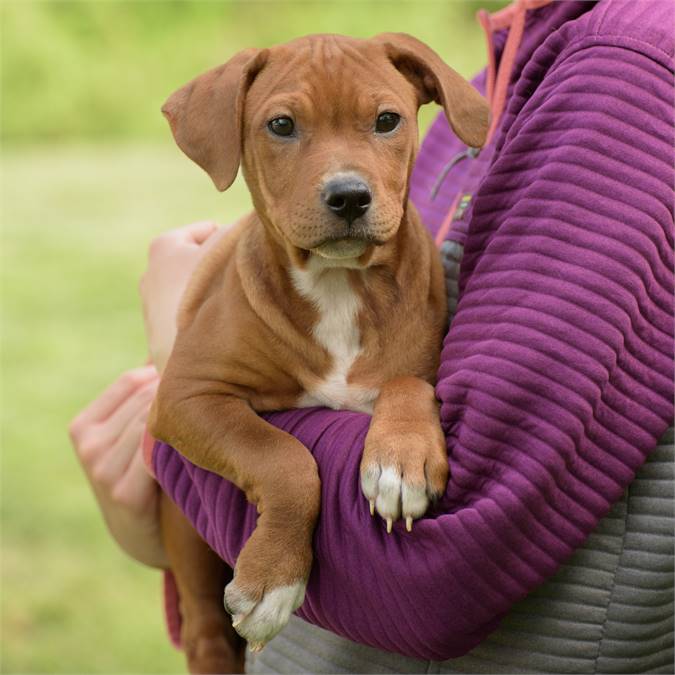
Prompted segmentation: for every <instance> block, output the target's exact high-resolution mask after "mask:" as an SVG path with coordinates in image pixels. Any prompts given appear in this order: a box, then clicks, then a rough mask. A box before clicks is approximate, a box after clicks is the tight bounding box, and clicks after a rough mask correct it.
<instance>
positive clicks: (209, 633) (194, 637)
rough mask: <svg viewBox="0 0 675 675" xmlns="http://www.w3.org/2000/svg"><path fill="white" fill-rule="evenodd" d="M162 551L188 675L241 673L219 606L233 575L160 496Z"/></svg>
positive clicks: (237, 642)
mask: <svg viewBox="0 0 675 675" xmlns="http://www.w3.org/2000/svg"><path fill="white" fill-rule="evenodd" d="M161 522H162V536H163V539H164V547H165V548H166V552H167V555H168V557H169V561H170V562H171V569H172V571H173V574H174V576H175V578H176V585H177V586H178V592H179V594H180V611H181V615H182V617H183V625H182V628H181V642H182V643H183V648H184V650H185V656H186V658H187V663H188V670H189V671H190V672H191V673H243V672H244V652H245V643H244V641H243V640H242V639H241V638H240V637H239V636H238V635H237V634H236V633H235V631H234V629H233V628H232V622H231V620H230V617H229V615H228V614H227V612H226V611H225V607H224V605H223V589H224V588H225V584H226V583H227V582H228V581H230V579H231V578H232V570H231V569H230V568H229V567H228V566H227V565H226V564H225V563H224V562H223V561H222V560H221V559H220V558H219V557H218V556H217V555H216V554H215V553H214V552H213V551H212V550H211V549H210V548H209V547H208V546H207V544H206V543H205V542H204V541H203V540H202V539H201V537H200V536H199V535H198V534H197V532H196V531H195V529H194V528H193V527H192V525H191V524H190V522H189V521H188V519H187V518H186V517H185V516H184V515H183V514H182V513H181V511H180V510H179V509H178V507H177V506H176V505H175V504H174V503H173V502H172V501H171V499H170V498H169V497H167V496H166V495H164V494H163V495H162V502H161Z"/></svg>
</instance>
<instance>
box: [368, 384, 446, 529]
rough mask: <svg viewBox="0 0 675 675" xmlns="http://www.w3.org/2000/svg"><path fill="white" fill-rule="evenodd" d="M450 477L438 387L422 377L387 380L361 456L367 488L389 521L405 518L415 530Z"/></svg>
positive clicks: (374, 508)
mask: <svg viewBox="0 0 675 675" xmlns="http://www.w3.org/2000/svg"><path fill="white" fill-rule="evenodd" d="M447 481H448V458H447V449H446V444H445V436H444V434H443V430H442V429H441V424H440V420H439V416H438V403H437V401H436V397H435V394H434V388H433V387H432V386H431V385H430V384H429V383H428V382H425V381H424V380H421V379H419V378H417V377H398V378H395V379H393V380H391V381H389V382H387V383H386V384H385V385H384V387H382V390H381V391H380V396H379V397H378V399H377V401H376V402H375V407H374V410H373V419H372V422H371V423H370V429H369V430H368V435H367V436H366V441H365V447H364V450H363V458H362V460H361V489H362V491H363V494H364V495H365V496H366V498H367V499H368V500H369V501H370V512H371V514H374V512H375V511H377V512H378V513H379V514H380V515H381V516H382V517H383V518H384V519H385V520H386V521H387V532H391V528H392V524H393V521H395V520H397V519H398V518H399V517H401V516H402V517H403V518H405V521H406V529H407V530H408V531H410V530H411V529H412V523H413V520H414V519H415V518H420V517H421V516H423V515H424V513H425V512H426V510H427V508H428V507H429V502H430V501H433V500H435V499H436V498H438V497H440V496H441V495H442V494H443V492H444V491H445V487H446V483H447Z"/></svg>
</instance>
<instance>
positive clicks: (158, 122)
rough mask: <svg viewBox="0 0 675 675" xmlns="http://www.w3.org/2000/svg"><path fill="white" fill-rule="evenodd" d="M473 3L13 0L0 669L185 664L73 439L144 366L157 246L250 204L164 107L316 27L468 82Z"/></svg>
mask: <svg viewBox="0 0 675 675" xmlns="http://www.w3.org/2000/svg"><path fill="white" fill-rule="evenodd" d="M475 8H476V5H475V4H474V3H415V4H411V3H405V2H398V3H390V2H338V3H316V2H310V3H282V2H266V3H254V2H248V3H243V2H232V3H228V4H223V3H206V2H205V3H194V2H186V3H165V2H152V3H132V2H114V1H113V2H91V3H81V2H68V3H60V2H40V3H37V2H31V1H30V0H21V1H18V0H17V1H14V2H12V1H7V0H6V1H5V2H4V3H3V4H2V7H1V9H0V11H1V18H2V36H1V37H2V82H3V85H2V86H3V88H2V133H3V139H4V147H3V156H2V194H1V198H2V201H1V209H2V210H1V212H0V220H1V224H2V247H1V249H2V250H1V256H2V258H1V265H2V437H1V440H2V542H1V544H2V546H1V556H2V557H1V562H2V569H1V573H2V586H1V592H2V598H1V601H2V605H1V607H2V621H1V655H2V663H1V669H2V672H7V673H10V672H14V673H36V672H49V673H56V672H60V673H77V672H87V673H94V672H95V673H123V672H128V673H130V672H154V673H160V672H182V671H183V670H184V668H183V660H182V657H181V656H180V655H179V654H177V653H176V652H174V651H173V650H172V648H171V647H170V646H169V644H168V641H167V639H166V635H165V629H164V625H163V616H162V612H161V594H160V576H159V574H158V573H156V572H154V571H152V570H148V569H145V568H143V567H141V566H140V565H137V564H135V563H133V562H132V561H130V560H129V559H127V558H126V557H125V556H124V555H123V554H122V553H120V552H119V551H118V550H117V548H116V546H115V544H114V543H113V542H112V540H111V539H110V537H109V536H108V534H107V532H106V530H105V527H104V525H103V523H102V521H101V518H100V516H99V513H98V511H97V509H96V506H95V503H94V500H93V497H92V496H91V494H90V491H89V488H88V485H87V484H86V482H85V480H84V477H83V475H82V473H81V471H80V469H79V467H78V465H77V461H76V459H75V457H74V454H73V451H72V449H71V447H70V444H69V442H68V439H67V434H66V427H67V424H68V421H69V419H70V418H71V417H72V416H73V415H74V414H75V413H76V412H77V411H78V410H79V409H80V408H81V407H82V406H83V405H84V404H86V403H87V402H88V401H89V400H90V399H91V398H92V397H93V396H94V395H95V394H97V393H98V392H99V391H100V390H101V389H103V388H104V387H105V386H106V385H107V384H108V383H109V382H110V381H111V380H112V379H113V378H115V377H116V376H117V375H118V374H119V373H120V372H121V371H123V370H125V369H127V368H129V367H131V366H134V365H137V364H140V363H142V362H143V361H144V360H145V349H144V336H143V328H142V323H141V319H140V305H139V300H138V297H137V280H138V278H139V276H140V274H141V272H142V270H143V268H144V265H145V256H146V248H147V244H148V242H149V241H150V239H151V238H152V237H153V236H154V235H155V234H157V233H159V232H161V231H163V230H165V229H167V228H170V227H175V226H178V225H181V224H184V223H187V222H191V221H195V220H200V219H204V218H215V219H219V220H222V221H225V222H227V221H229V220H232V219H234V218H235V217H236V216H237V215H239V214H240V213H242V212H243V211H245V210H246V209H247V208H248V204H249V199H248V195H247V192H246V189H245V186H244V185H243V184H242V183H241V182H237V183H236V184H235V185H234V186H233V188H232V189H231V190H229V191H228V192H227V193H225V194H219V193H218V192H217V191H216V190H215V189H214V188H213V186H212V184H211V182H210V180H209V179H208V177H207V176H206V175H205V174H203V173H202V172H201V171H200V170H199V169H198V168H197V167H195V166H194V165H192V164H191V163H190V162H189V161H188V160H187V159H186V158H185V157H183V156H182V155H181V154H180V152H179V151H178V150H177V149H176V148H175V146H174V145H173V142H172V141H171V139H170V137H169V132H168V129H167V128H166V125H165V122H164V121H163V119H162V118H161V115H160V114H159V113H158V108H159V105H160V103H161V101H162V100H163V99H164V98H165V97H166V95H167V94H168V93H170V92H171V91H172V89H174V88H175V87H176V86H178V85H179V84H182V83H183V82H184V81H186V80H187V79H188V78H190V77H191V76H193V75H194V74H195V73H197V72H199V71H200V70H203V69H205V68H207V67H209V66H211V65H213V64H214V63H217V62H219V61H222V60H224V59H225V58H226V57H227V56H228V55H230V54H231V53H233V52H234V51H236V49H238V48H239V47H241V46H245V45H261V46H262V45H265V44H271V43H274V42H279V41H285V40H287V39H290V38H291V37H293V36H294V35H298V34H302V33H307V32H325V31H332V32H343V33H351V34H354V35H369V34H372V33H376V32H380V31H383V30H407V31H409V32H412V33H415V34H417V35H418V36H419V37H421V38H423V39H425V40H427V41H428V42H429V43H430V44H432V46H434V47H435V48H436V49H437V50H438V51H439V52H440V53H441V54H442V55H443V56H444V57H445V58H446V59H447V60H448V61H449V62H450V63H452V64H453V65H455V66H456V67H457V68H458V70H460V72H462V73H463V74H465V75H468V74H470V73H472V72H474V71H475V70H477V69H478V68H479V67H480V66H481V62H482V60H483V45H482V36H481V35H480V31H479V29H478V28H477V26H476V25H475V23H474V22H473V19H472V15H473V12H474V11H475ZM434 112H435V111H434V110H433V109H432V108H429V111H428V112H426V113H425V114H424V116H423V121H424V123H427V122H428V120H429V119H430V117H431V116H432V115H433V114H434ZM159 139H161V141H160V140H159ZM56 140H58V141H59V143H58V144H55V143H54V141H56Z"/></svg>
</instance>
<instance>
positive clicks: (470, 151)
mask: <svg viewBox="0 0 675 675" xmlns="http://www.w3.org/2000/svg"><path fill="white" fill-rule="evenodd" d="M479 154H480V148H467V149H466V150H462V152H458V153H457V154H456V155H455V156H454V157H453V158H452V159H451V160H450V161H449V162H448V163H447V164H446V165H445V166H444V167H443V170H442V171H441V174H440V176H439V177H438V178H437V179H436V182H435V183H434V187H433V188H432V190H431V200H432V201H433V200H434V199H436V196H437V195H438V191H439V190H440V189H441V185H443V182H444V181H445V179H446V178H447V175H448V174H449V173H450V171H451V170H452V169H453V167H455V166H456V165H457V164H459V163H460V162H461V161H462V160H463V159H465V158H467V157H468V158H469V159H475V158H476V157H478V155H479Z"/></svg>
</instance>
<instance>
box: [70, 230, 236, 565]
mask: <svg viewBox="0 0 675 675" xmlns="http://www.w3.org/2000/svg"><path fill="white" fill-rule="evenodd" d="M218 227H219V226H218V225H217V224H216V223H213V222H211V221H205V222H198V223H193V224H191V225H186V226H184V227H181V228H178V229H175V230H171V231H169V232H166V233H164V234H162V235H160V236H159V237H157V238H156V239H154V240H153V241H152V243H151V244H150V248H149V252H148V258H149V260H148V268H147V270H146V272H145V274H144V275H143V278H142V279H141V282H140V291H141V297H142V300H143V310H144V320H145V327H146V334H147V339H148V350H149V353H150V355H151V359H152V361H153V363H154V364H157V366H158V368H156V367H155V365H151V366H145V367H142V368H135V369H132V370H129V371H127V372H125V373H123V374H122V375H121V376H120V377H118V378H117V379H116V380H115V382H113V383H112V384H111V385H110V386H109V387H107V388H106V390H105V391H104V392H102V393H101V394H100V395H99V396H97V397H96V398H95V399H94V400H93V401H92V402H91V403H90V404H89V405H88V406H86V407H85V408H84V409H83V410H82V411H81V412H80V413H79V414H78V415H76V417H75V418H74V419H73V420H72V422H71V423H70V426H69V433H70V439H71V442H72V444H73V447H74V449H75V453H76V455H77V457H78V459H79V460H80V464H81V465H82V469H83V470H84V473H85V475H86V476H87V479H88V480H89V483H90V484H91V487H92V490H93V492H94V496H95V498H96V501H97V503H98V505H99V508H100V510H101V513H102V515H103V518H104V520H105V522H106V524H107V526H108V529H109V530H110V533H111V535H112V536H113V538H114V539H115V541H116V542H117V543H118V544H119V546H120V548H121V549H122V550H123V551H125V552H126V553H127V554H128V555H130V556H131V557H132V558H135V559H136V560H138V561H139V562H142V563H145V564H146V565H150V566H152V567H166V565H167V560H166V556H165V552H164V549H163V546H162V541H161V537H160V528H159V519H158V511H157V509H158V496H159V486H158V485H157V483H156V481H155V480H154V479H153V478H152V476H150V474H149V473H148V471H147V469H146V466H145V463H144V460H143V455H142V447H141V446H142V441H143V433H144V429H145V422H146V418H147V416H148V411H149V409H150V404H151V403H152V399H153V398H154V395H155V391H156V389H157V384H158V382H159V374H158V369H159V370H160V371H161V369H162V368H163V366H164V364H165V362H166V359H167V358H168V355H169V354H170V352H171V349H172V347H173V341H174V338H175V335H176V311H177V308H178V304H179V302H180V298H181V296H182V294H183V290H184V289H185V286H186V284H187V281H188V279H189V277H190V275H191V274H192V270H194V268H195V266H196V265H197V263H198V261H199V260H200V259H201V257H202V256H203V255H204V253H205V251H206V250H208V248H209V247H210V246H211V245H213V243H215V241H217V239H218V234H217V231H218ZM224 229H226V228H223V230H224Z"/></svg>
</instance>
